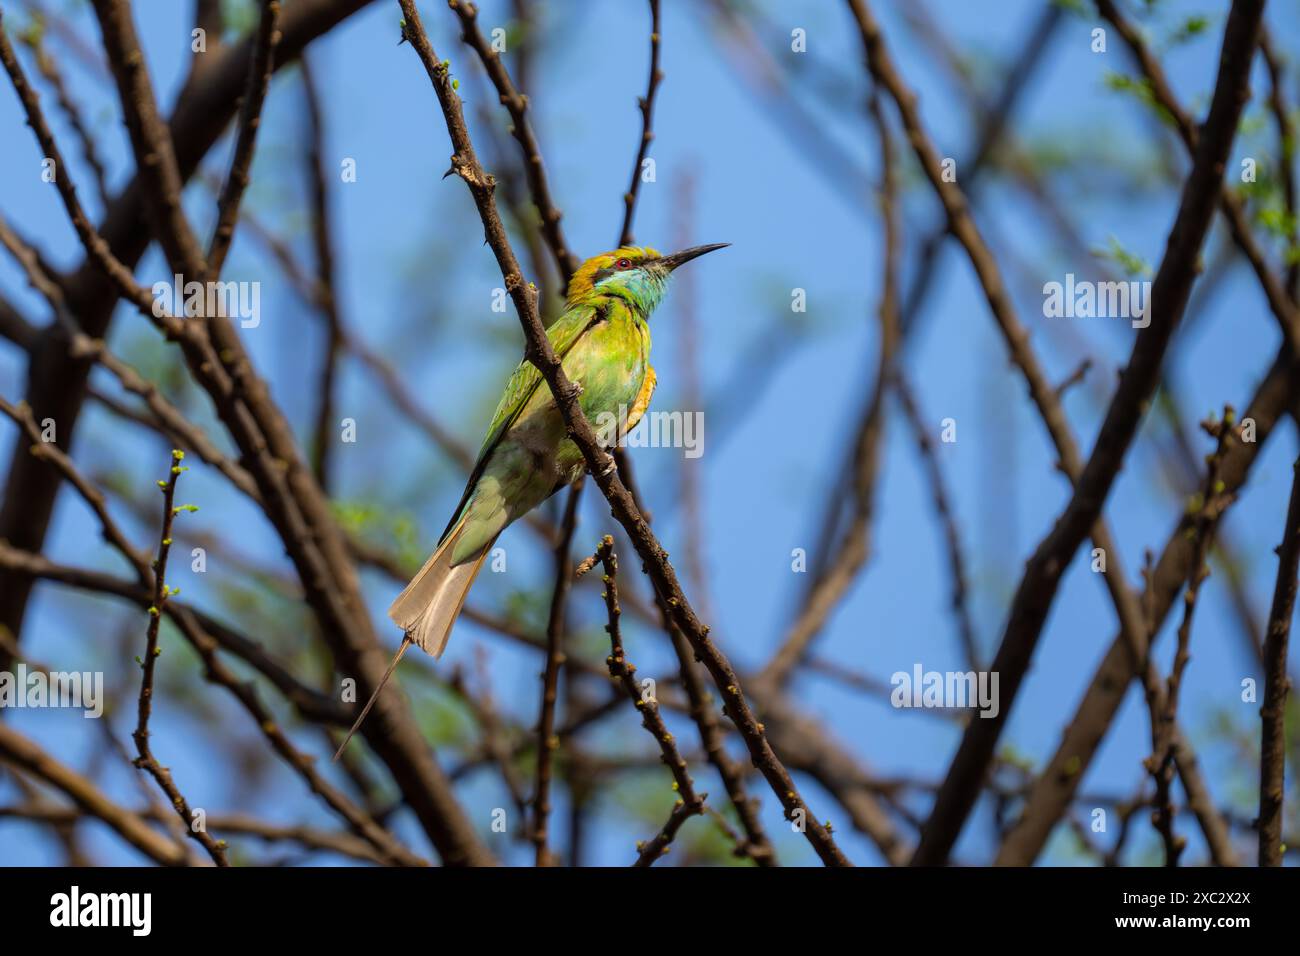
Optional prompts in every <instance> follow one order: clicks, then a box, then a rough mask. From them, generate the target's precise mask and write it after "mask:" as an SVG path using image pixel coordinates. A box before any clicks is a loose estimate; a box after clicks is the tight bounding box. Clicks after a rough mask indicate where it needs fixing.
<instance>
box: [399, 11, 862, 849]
mask: <svg viewBox="0 0 1300 956" xmlns="http://www.w3.org/2000/svg"><path fill="white" fill-rule="evenodd" d="M399 3H400V5H401V8H402V13H403V14H404V16H405V20H404V23H403V36H404V37H405V38H406V39H407V40H409V41H410V42H411V45H412V46H413V47H414V48H415V51H416V53H417V54H418V55H419V57H420V61H421V63H422V64H423V65H424V68H425V72H426V73H427V74H428V76H429V80H430V82H431V83H432V84H433V88H434V92H435V93H436V94H437V97H438V102H439V105H440V106H441V109H442V113H443V117H444V119H445V121H446V124H447V131H448V133H449V134H450V137H451V142H452V148H453V149H454V150H455V153H454V154H453V156H452V171H454V172H455V173H456V174H457V175H458V176H460V178H461V179H463V180H464V181H465V183H466V184H467V185H468V186H469V189H470V193H471V195H472V196H473V199H474V203H475V205H476V206H477V208H478V211H479V216H480V218H481V219H482V221H483V228H484V233H485V237H486V239H487V243H488V245H489V246H490V247H491V249H492V252H493V254H494V256H495V257H496V260H497V265H498V266H499V267H500V269H501V274H502V277H503V278H504V280H505V286H506V289H507V291H508V292H509V293H510V296H511V298H512V299H513V301H514V304H515V309H516V311H517V312H518V314H519V320H520V323H521V325H522V326H523V330H524V337H525V339H526V342H527V345H526V347H525V351H524V356H525V358H526V360H527V361H529V362H531V363H532V364H533V365H534V366H536V368H537V369H538V371H539V372H540V373H541V374H542V377H543V378H544V379H545V381H546V384H547V386H548V387H549V388H550V390H551V394H552V395H553V396H554V398H555V401H556V405H557V406H558V407H559V410H560V414H561V415H562V417H563V419H564V423H565V426H566V427H567V428H568V430H569V434H570V436H571V438H572V440H573V441H574V443H575V444H576V445H577V446H578V448H579V450H580V451H581V452H582V455H583V458H584V459H585V460H586V462H587V466H588V468H589V469H590V471H591V474H592V476H593V477H594V480H595V482H596V485H597V486H598V487H599V488H600V490H601V493H602V494H603V495H604V496H605V498H606V499H607V500H608V501H609V503H610V507H611V510H612V512H613V514H614V517H615V519H616V520H617V521H618V522H619V524H621V525H622V526H623V528H624V529H625V530H626V531H627V534H628V537H629V538H630V539H631V540H632V543H633V545H634V547H635V548H636V551H637V554H638V555H639V556H640V557H641V559H642V561H644V562H645V566H646V571H647V573H648V574H649V575H650V579H651V581H652V582H653V583H654V586H655V590H656V591H657V592H658V593H659V595H660V596H661V597H662V598H663V599H664V601H665V602H666V603H667V605H668V607H669V609H670V613H671V616H672V618H673V621H674V622H675V623H676V624H677V626H678V627H680V628H681V630H682V632H683V634H685V635H686V638H687V640H688V641H689V642H690V644H691V647H692V648H693V649H694V651H695V653H696V654H697V655H698V656H699V657H700V659H701V660H702V661H703V662H704V664H705V666H706V667H707V668H708V670H709V673H710V674H711V675H712V677H713V680H714V683H716V684H717V685H718V687H719V689H720V690H721V691H722V693H723V700H724V702H725V707H726V712H727V716H728V717H730V718H731V720H732V721H733V722H734V723H735V724H736V727H737V729H738V730H739V731H740V734H741V736H742V738H744V740H745V744H746V746H747V747H748V748H749V752H750V757H751V759H752V760H753V761H754V763H755V765H756V766H757V767H758V769H759V771H760V772H761V773H762V774H763V776H764V778H765V779H766V780H767V781H768V783H769V785H770V786H771V787H772V790H773V792H775V793H776V795H777V798H778V799H779V800H780V801H781V805H782V806H783V807H784V808H785V812H786V815H787V817H790V818H792V819H796V820H798V821H799V822H801V823H802V824H803V825H804V827H805V835H806V836H807V838H808V840H809V842H810V843H811V844H812V845H813V848H814V849H815V850H816V851H817V854H818V856H819V857H820V858H821V859H822V861H823V862H824V863H826V864H828V865H837V866H843V865H847V864H848V860H847V859H845V857H844V855H843V853H842V852H841V851H840V849H839V847H838V846H836V844H835V841H834V839H833V838H832V837H831V835H830V832H829V831H828V830H827V829H826V828H825V827H823V826H822V825H821V824H820V823H818V822H817V819H816V818H815V817H814V816H813V815H812V814H811V813H810V811H809V810H808V807H807V804H805V803H804V800H803V798H802V797H801V796H800V795H799V792H798V790H797V789H796V787H795V784H794V781H793V780H792V779H791V777H790V774H789V772H788V771H787V770H786V769H785V767H784V765H782V763H781V761H780V760H779V759H778V758H777V756H776V754H775V753H774V752H773V750H772V747H771V745H770V744H769V743H768V741H767V737H766V735H765V734H764V731H763V727H762V725H761V724H759V722H758V719H757V717H755V716H754V712H753V710H751V708H750V706H749V704H748V702H747V701H746V700H745V696H744V693H743V692H742V690H741V687H740V680H739V678H738V677H737V676H736V672H735V670H734V669H733V668H732V666H731V663H730V661H728V660H727V658H726V656H725V655H724V654H723V653H722V652H721V651H720V650H719V649H718V648H717V647H716V646H715V645H714V644H713V642H712V641H711V640H710V639H709V636H708V628H707V627H706V626H705V625H704V624H703V623H702V622H701V621H700V620H699V618H698V617H696V615H695V611H694V609H693V608H692V607H691V605H690V603H689V602H688V601H687V600H686V596H685V595H684V594H683V593H682V589H681V585H680V583H679V582H678V580H677V574H676V572H675V571H674V570H673V567H672V565H671V564H670V563H669V561H668V557H667V552H666V551H664V549H663V547H662V545H660V544H659V541H658V539H657V538H656V537H655V535H654V532H653V531H651V530H650V526H649V524H648V523H647V522H646V520H645V518H644V517H643V516H642V515H641V513H640V511H639V509H638V508H637V506H636V503H635V502H634V501H633V500H632V496H631V494H630V493H629V492H628V490H627V487H626V486H625V485H624V483H623V481H622V480H621V479H620V477H619V475H618V473H617V470H616V467H615V464H614V460H613V457H612V456H611V455H610V454H609V452H608V451H606V450H605V449H604V448H602V447H601V445H600V444H599V441H598V440H597V437H596V433H595V431H594V430H593V428H592V426H591V423H590V422H589V421H588V420H587V418H586V416H585V415H584V414H583V413H582V409H581V408H580V407H579V405H578V390H577V388H576V387H575V386H574V384H573V383H572V382H571V381H570V380H569V377H568V375H566V374H565V372H564V369H563V368H562V367H561V365H560V361H559V359H558V357H557V356H556V354H555V350H554V348H552V347H551V343H550V342H549V341H548V340H547V338H546V330H545V328H544V327H543V325H542V321H541V317H540V315H539V314H538V311H537V295H536V291H535V290H534V289H532V287H531V286H529V285H528V284H527V283H526V282H525V281H524V278H523V275H522V273H521V271H520V268H519V263H518V260H516V259H515V255H514V252H513V251H512V250H511V248H510V240H509V238H508V237H507V235H506V232H505V227H504V225H503V224H502V222H501V217H500V215H499V214H498V213H497V210H496V205H495V203H494V201H493V198H492V192H493V186H494V182H493V180H492V178H491V177H490V176H489V175H488V174H487V172H486V171H485V170H484V169H483V167H482V165H480V163H479V161H478V158H477V156H476V155H475V153H474V146H473V143H472V142H471V141H470V137H469V131H468V129H467V128H466V126H465V116H464V112H463V110H462V108H461V103H460V98H459V97H458V96H457V95H456V91H455V89H454V88H453V86H452V81H451V77H450V75H449V71H448V68H447V66H446V65H445V64H443V63H442V62H440V61H439V60H438V58H437V55H436V54H435V53H434V51H433V47H432V46H431V45H430V43H429V39H428V37H427V36H426V35H425V32H424V27H423V26H422V24H421V23H420V18H419V14H418V12H417V11H416V9H415V4H414V2H413V0H399Z"/></svg>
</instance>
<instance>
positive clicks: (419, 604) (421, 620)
mask: <svg viewBox="0 0 1300 956" xmlns="http://www.w3.org/2000/svg"><path fill="white" fill-rule="evenodd" d="M463 528H464V519H463V518H462V519H461V522H460V523H458V524H457V525H456V526H455V527H454V528H453V529H452V530H451V532H450V533H449V534H448V535H447V536H446V537H444V538H443V539H442V543H440V544H439V545H438V550H436V551H434V552H433V554H432V555H430V556H429V560H428V561H425V562H424V567H422V568H420V570H419V572H418V573H417V574H416V575H415V577H413V578H412V579H411V583H410V584H408V585H407V586H406V588H405V589H404V590H403V591H402V593H401V594H399V595H397V600H395V601H393V603H392V606H391V607H389V609H388V616H389V617H390V618H392V620H393V622H394V623H395V624H397V626H398V627H400V628H402V630H404V631H405V632H406V637H407V639H408V640H410V641H412V642H413V643H415V644H418V645H419V646H420V648H421V649H422V650H424V651H426V652H427V653H429V654H432V655H433V656H434V657H441V656H442V652H443V650H444V649H445V648H446V647H447V639H448V638H450V637H451V626H452V625H453V624H455V623H456V617H457V615H459V614H460V609H461V607H463V606H464V604H465V595H467V594H468V593H469V589H470V585H472V584H473V583H474V579H475V578H476V577H478V572H479V569H480V568H482V567H483V560H484V559H485V558H486V557H487V554H488V552H489V551H491V550H492V543H491V542H488V544H486V545H485V546H484V547H483V551H482V553H481V554H479V556H478V557H477V558H475V559H472V560H470V561H466V562H464V563H463V564H459V565H456V566H453V565H452V563H451V555H452V551H453V550H454V548H455V545H456V540H457V539H458V538H459V537H460V533H461V530H462V529H463Z"/></svg>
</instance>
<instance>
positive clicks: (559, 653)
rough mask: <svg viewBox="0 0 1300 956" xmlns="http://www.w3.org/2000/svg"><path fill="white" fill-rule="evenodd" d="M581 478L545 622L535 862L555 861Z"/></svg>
mask: <svg viewBox="0 0 1300 956" xmlns="http://www.w3.org/2000/svg"><path fill="white" fill-rule="evenodd" d="M582 484H583V483H582V482H581V481H579V482H577V483H576V484H574V485H573V487H572V488H570V489H569V498H568V500H567V501H566V502H565V505H564V517H563V518H562V519H561V521H560V535H559V540H558V541H556V543H555V552H554V559H555V582H554V585H553V587H552V590H551V610H550V613H549V615H548V616H547V622H546V667H545V668H544V669H543V671H542V697H541V715H540V716H539V717H538V719H537V783H536V788H535V790H534V793H533V827H532V840H533V846H534V847H535V848H536V851H537V852H536V864H537V866H551V865H553V863H554V862H555V860H554V858H553V857H552V855H551V852H550V851H549V850H548V849H547V847H546V840H547V821H548V819H549V817H550V812H551V796H550V795H551V762H552V760H553V759H554V756H555V748H556V747H557V746H558V744H559V740H558V738H557V737H556V735H555V702H556V700H557V699H558V697H559V687H560V667H561V666H562V665H563V664H564V656H565V655H564V635H565V631H566V625H565V607H566V604H567V599H568V596H569V582H570V578H569V552H570V551H571V550H572V548H573V534H574V531H575V530H577V527H578V504H579V502H580V501H581V500H582Z"/></svg>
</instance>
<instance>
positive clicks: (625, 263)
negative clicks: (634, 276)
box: [614, 259, 632, 269]
mask: <svg viewBox="0 0 1300 956" xmlns="http://www.w3.org/2000/svg"><path fill="white" fill-rule="evenodd" d="M614 265H615V267H617V268H619V269H631V268H632V260H631V259H619V260H618V262H616V263H614Z"/></svg>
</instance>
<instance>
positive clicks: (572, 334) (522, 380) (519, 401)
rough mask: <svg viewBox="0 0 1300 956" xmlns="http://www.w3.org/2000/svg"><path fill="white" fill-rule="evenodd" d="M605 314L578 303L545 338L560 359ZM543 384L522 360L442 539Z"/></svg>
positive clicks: (598, 306) (538, 374)
mask: <svg viewBox="0 0 1300 956" xmlns="http://www.w3.org/2000/svg"><path fill="white" fill-rule="evenodd" d="M603 313H604V307H603V305H602V304H586V305H575V306H574V307H573V308H571V309H568V310H567V311H566V312H565V313H564V314H563V315H561V316H560V317H559V318H558V319H556V320H555V322H554V323H552V325H551V327H550V328H549V329H547V330H546V337H547V338H548V339H549V340H550V342H551V348H553V349H555V354H556V355H557V356H558V357H559V358H560V360H561V361H563V360H564V357H565V356H566V355H568V354H569V352H570V351H571V350H572V349H573V347H574V346H575V345H577V344H578V340H579V339H581V338H582V336H583V335H584V334H585V333H586V331H587V330H588V329H590V328H591V327H592V326H593V325H595V324H596V323H597V322H599V321H600V320H601V318H603ZM540 385H544V380H543V379H542V373H541V372H539V371H537V366H535V365H533V363H532V362H530V361H528V360H527V359H524V360H523V361H521V362H520V363H519V367H518V368H516V369H515V372H514V374H513V375H511V376H510V381H509V382H507V383H506V390H505V392H504V393H503V394H502V396H501V401H500V402H498V403H497V410H496V412H495V413H494V414H493V415H492V424H491V425H489V426H488V431H487V437H486V438H484V439H483V447H481V448H480V449H479V453H478V460H477V461H476V462H475V463H474V470H473V471H472V472H471V473H470V476H469V481H468V482H466V483H465V492H464V494H462V495H461V497H460V504H458V505H457V506H456V510H455V512H453V513H452V516H451V521H450V523H448V525H447V528H446V530H445V531H443V533H442V538H445V537H447V535H448V533H450V531H451V529H452V528H454V527H455V526H456V521H457V519H459V518H460V513H461V512H462V511H463V510H464V509H465V503H466V502H468V501H469V496H470V494H471V493H472V492H473V491H474V486H475V485H476V484H477V483H478V480H479V477H480V476H481V475H482V474H483V469H484V468H485V467H487V461H488V458H489V457H490V456H491V454H492V450H493V449H494V448H496V446H497V443H498V442H500V441H501V438H502V436H503V435H505V433H506V432H507V431H509V430H510V426H511V425H513V424H514V423H515V419H517V418H518V417H519V413H520V412H522V411H523V410H524V406H525V405H527V404H528V402H529V400H530V399H531V398H532V397H533V393H534V392H536V391H537V388H538V386H540ZM442 538H439V539H438V541H439V543H441V542H442Z"/></svg>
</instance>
